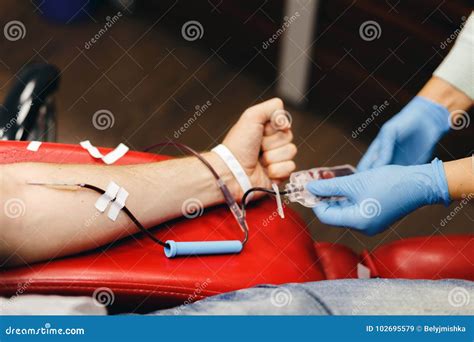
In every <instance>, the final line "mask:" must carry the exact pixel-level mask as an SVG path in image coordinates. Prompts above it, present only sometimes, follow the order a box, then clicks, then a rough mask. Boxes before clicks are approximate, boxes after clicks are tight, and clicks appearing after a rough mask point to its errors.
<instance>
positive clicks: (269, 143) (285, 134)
mask: <svg viewBox="0 0 474 342" xmlns="http://www.w3.org/2000/svg"><path fill="white" fill-rule="evenodd" d="M291 141H293V132H292V131H291V130H288V131H278V132H276V133H275V134H273V135H270V136H267V137H263V139H262V150H263V151H264V152H265V151H270V150H274V149H276V148H278V147H281V146H284V145H286V144H288V143H290V142H291Z"/></svg>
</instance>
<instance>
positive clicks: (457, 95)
mask: <svg viewBox="0 0 474 342" xmlns="http://www.w3.org/2000/svg"><path fill="white" fill-rule="evenodd" d="M418 95H420V96H423V97H425V98H428V99H430V100H432V101H434V102H436V103H438V104H440V105H442V106H444V107H446V108H447V109H448V111H449V112H451V113H452V112H453V111H456V110H465V111H466V110H469V109H470V108H471V107H472V105H473V100H472V99H471V98H470V97H469V96H468V95H466V94H465V93H464V92H462V91H461V90H459V89H458V88H456V87H455V86H453V85H451V84H450V83H448V82H446V81H445V80H443V79H441V78H439V77H436V76H433V77H432V78H431V79H430V80H429V81H428V82H427V83H426V84H425V86H424V87H423V88H422V89H421V91H420V92H419V93H418ZM443 165H444V171H445V173H446V179H447V181H448V188H449V194H450V196H451V198H452V199H453V200H462V199H463V198H464V197H463V196H467V195H468V194H474V169H473V165H474V164H473V161H472V157H471V158H464V159H459V160H454V161H449V162H444V163H443Z"/></svg>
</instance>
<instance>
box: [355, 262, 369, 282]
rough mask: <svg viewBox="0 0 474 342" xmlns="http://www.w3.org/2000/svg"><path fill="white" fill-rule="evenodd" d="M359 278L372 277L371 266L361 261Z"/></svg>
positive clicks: (358, 272) (358, 267) (358, 268)
mask: <svg viewBox="0 0 474 342" xmlns="http://www.w3.org/2000/svg"><path fill="white" fill-rule="evenodd" d="M357 278H359V279H369V278H370V268H368V267H367V266H365V265H362V264H361V263H359V264H357Z"/></svg>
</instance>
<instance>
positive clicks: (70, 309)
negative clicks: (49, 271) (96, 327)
mask: <svg viewBox="0 0 474 342" xmlns="http://www.w3.org/2000/svg"><path fill="white" fill-rule="evenodd" d="M106 314H107V309H106V308H105V307H103V306H101V305H98V304H97V303H96V302H95V301H94V299H93V298H92V297H66V296H42V295H21V296H13V297H11V298H2V297H0V316H2V315H106Z"/></svg>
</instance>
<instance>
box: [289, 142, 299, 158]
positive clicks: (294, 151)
mask: <svg viewBox="0 0 474 342" xmlns="http://www.w3.org/2000/svg"><path fill="white" fill-rule="evenodd" d="M288 149H289V151H290V155H291V157H294V156H296V154H297V153H298V147H296V145H295V144H289V145H288Z"/></svg>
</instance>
